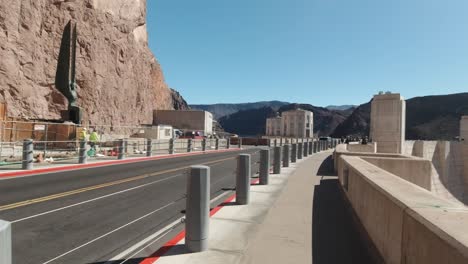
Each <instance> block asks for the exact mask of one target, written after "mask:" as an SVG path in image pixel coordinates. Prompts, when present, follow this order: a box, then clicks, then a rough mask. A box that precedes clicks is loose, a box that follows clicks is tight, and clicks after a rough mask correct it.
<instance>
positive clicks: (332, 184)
mask: <svg viewBox="0 0 468 264" xmlns="http://www.w3.org/2000/svg"><path fill="white" fill-rule="evenodd" d="M325 162H327V160H325ZM325 162H324V163H325ZM322 166H324V164H322ZM322 166H321V167H320V168H322ZM325 166H326V165H325ZM339 188H340V187H339V182H338V180H337V179H324V180H321V181H320V185H316V186H315V191H314V198H313V199H314V201H313V212H312V263H313V264H330V263H340V264H341V263H343V264H344V263H358V264H367V263H373V262H372V260H371V257H370V255H369V253H368V250H367V248H366V246H365V243H364V241H363V240H362V239H361V237H360V235H359V232H358V230H357V228H356V226H355V223H353V217H352V215H351V213H350V212H349V211H348V209H347V208H346V206H347V203H346V202H345V200H344V198H343V196H342V194H341V190H340V189H339Z"/></svg>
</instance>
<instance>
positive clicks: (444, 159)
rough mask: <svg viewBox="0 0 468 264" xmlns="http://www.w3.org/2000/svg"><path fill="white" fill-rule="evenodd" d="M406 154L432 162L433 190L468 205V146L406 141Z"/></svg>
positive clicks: (444, 142) (460, 143)
mask: <svg viewBox="0 0 468 264" xmlns="http://www.w3.org/2000/svg"><path fill="white" fill-rule="evenodd" d="M405 154H409V155H412V156H416V157H421V158H424V159H427V160H429V161H431V162H432V165H433V173H432V176H431V177H432V181H433V183H432V185H433V190H434V191H435V192H436V193H437V194H438V195H440V196H441V197H443V198H447V199H451V200H453V201H458V202H461V203H464V204H468V144H467V142H458V141H420V140H419V141H406V142H405Z"/></svg>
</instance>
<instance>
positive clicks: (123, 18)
mask: <svg viewBox="0 0 468 264" xmlns="http://www.w3.org/2000/svg"><path fill="white" fill-rule="evenodd" d="M70 20H72V21H74V22H76V24H77V28H78V44H77V86H78V87H77V89H78V96H79V98H78V105H79V106H80V107H82V108H83V110H84V114H85V120H86V119H88V120H89V121H90V123H91V124H111V125H123V124H138V123H150V122H151V120H152V110H154V109H172V97H171V91H170V90H169V89H168V87H167V85H166V84H165V81H164V77H163V73H162V71H161V67H160V65H159V64H158V62H157V61H156V59H155V57H154V56H153V54H152V53H151V52H150V50H149V48H148V44H147V31H146V0H34V1H31V0H15V1H11V0H0V100H3V101H5V102H6V103H7V105H8V114H9V116H13V117H22V118H28V119H60V111H61V110H65V109H66V108H67V107H66V99H65V98H64V97H63V96H62V94H61V93H60V92H59V91H58V90H57V89H56V87H55V84H54V80H55V72H56V68H57V57H58V53H59V49H60V44H61V39H62V34H63V29H64V27H65V25H66V24H67V23H68V21H70Z"/></svg>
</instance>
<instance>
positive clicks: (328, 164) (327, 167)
mask: <svg viewBox="0 0 468 264" xmlns="http://www.w3.org/2000/svg"><path fill="white" fill-rule="evenodd" d="M333 166H334V165H333V159H332V156H331V155H330V156H328V157H327V158H326V159H325V160H324V161H323V162H322V164H320V167H319V168H318V171H317V176H319V177H322V176H336V174H335V173H334V172H333V171H334V170H333Z"/></svg>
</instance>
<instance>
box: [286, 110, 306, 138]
mask: <svg viewBox="0 0 468 264" xmlns="http://www.w3.org/2000/svg"><path fill="white" fill-rule="evenodd" d="M281 127H282V135H283V136H285V137H293V138H309V137H313V134H314V133H313V128H314V113H312V112H311V111H307V110H303V109H295V110H289V111H285V112H283V113H282V116H281Z"/></svg>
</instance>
